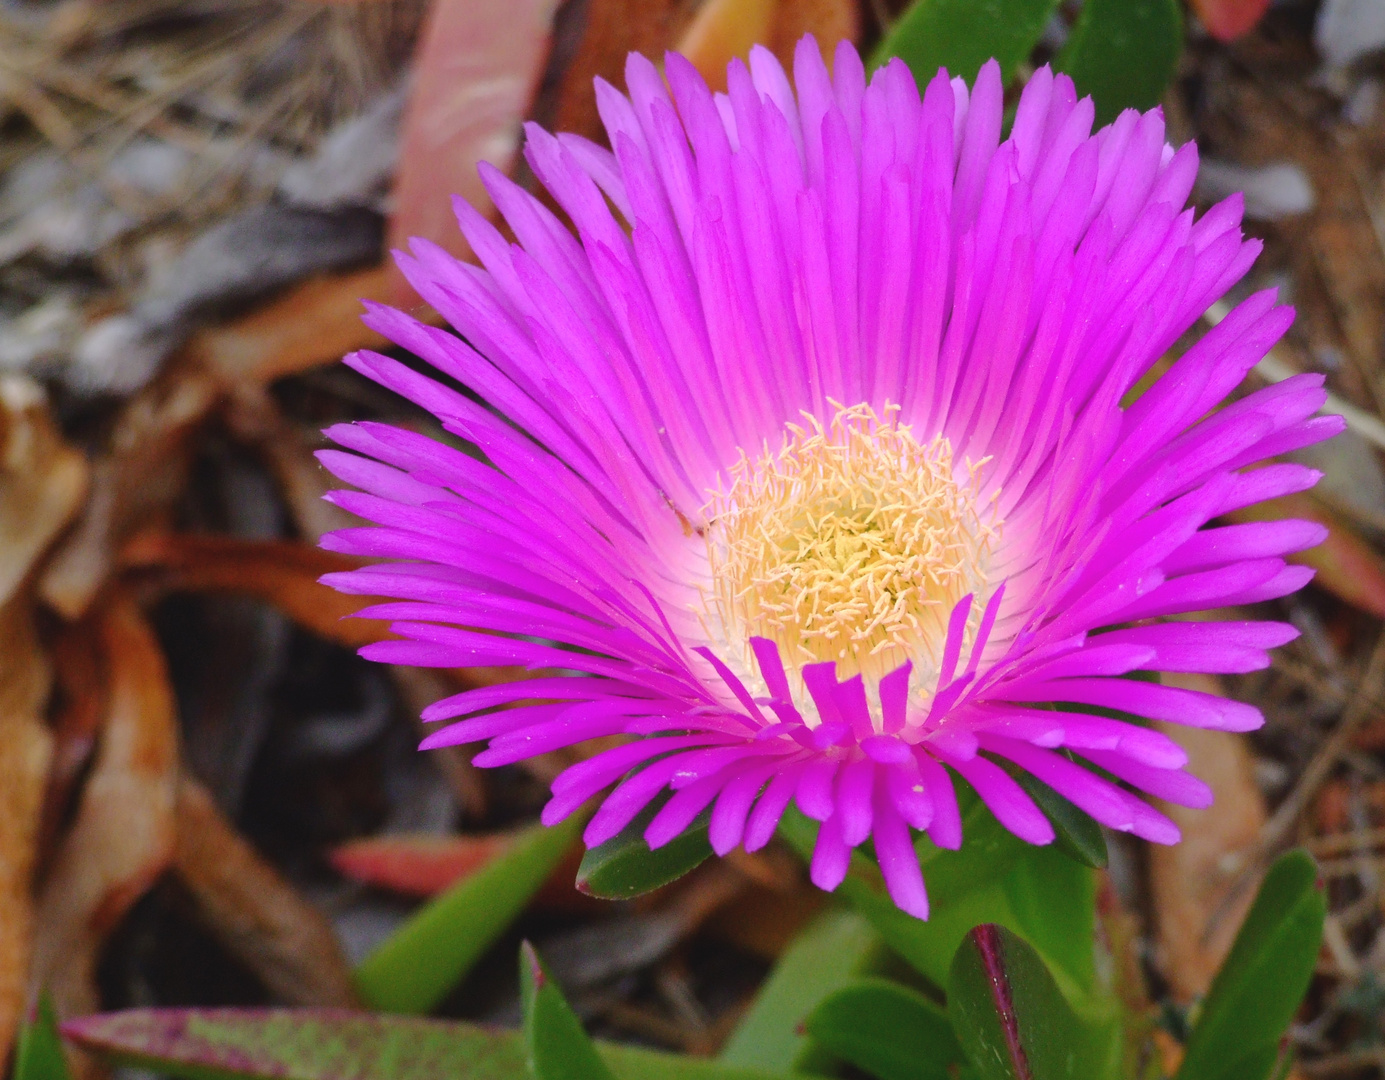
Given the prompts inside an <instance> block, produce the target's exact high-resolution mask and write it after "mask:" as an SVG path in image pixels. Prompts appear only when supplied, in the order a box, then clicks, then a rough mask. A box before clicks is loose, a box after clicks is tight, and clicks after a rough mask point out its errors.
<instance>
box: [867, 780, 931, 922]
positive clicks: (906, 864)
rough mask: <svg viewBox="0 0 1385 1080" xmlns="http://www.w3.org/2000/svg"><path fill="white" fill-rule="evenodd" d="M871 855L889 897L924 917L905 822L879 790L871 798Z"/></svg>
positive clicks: (923, 901)
mask: <svg viewBox="0 0 1385 1080" xmlns="http://www.w3.org/2000/svg"><path fill="white" fill-rule="evenodd" d="M875 855H876V858H877V859H878V860H879V862H880V872H881V874H883V875H884V878H885V888H886V889H887V890H889V894H890V899H891V900H893V901H894V902H895V906H896V907H898V908H899V909H900V910H901V911H906V912H908V913H909V914H910V915H912V916H914V918H916V919H926V918H928V892H927V890H925V889H924V886H923V871H922V870H920V869H919V860H918V855H916V854H915V853H914V844H913V841H912V839H911V838H910V836H909V829H908V826H906V825H905V824H904V819H903V818H901V817H900V816H899V812H898V811H897V810H895V808H894V804H893V803H892V802H891V801H890V799H889V797H888V796H887V795H885V793H884V792H883V791H879V790H877V792H876V800H875Z"/></svg>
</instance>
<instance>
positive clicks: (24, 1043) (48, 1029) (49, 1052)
mask: <svg viewBox="0 0 1385 1080" xmlns="http://www.w3.org/2000/svg"><path fill="white" fill-rule="evenodd" d="M70 1078H71V1073H70V1072H69V1071H68V1068H67V1059H66V1058H65V1057H64V1056H63V1044H62V1039H61V1038H59V1036H58V1020H57V1017H56V1016H55V1015H54V1013H53V1003H52V1002H51V1001H49V1000H48V995H47V994H45V995H44V996H43V997H42V998H40V999H39V1003H38V1009H37V1010H36V1011H35V1013H34V1016H33V1018H32V1019H30V1020H29V1022H28V1023H27V1024H24V1025H23V1026H22V1027H21V1028H20V1029H19V1042H18V1043H17V1044H16V1046H15V1052H14V1080H70Z"/></svg>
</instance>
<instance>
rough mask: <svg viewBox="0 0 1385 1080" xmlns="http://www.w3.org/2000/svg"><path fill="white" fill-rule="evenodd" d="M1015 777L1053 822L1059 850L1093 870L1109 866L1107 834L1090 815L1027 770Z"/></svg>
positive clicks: (1055, 839) (1055, 841) (1055, 840)
mask: <svg viewBox="0 0 1385 1080" xmlns="http://www.w3.org/2000/svg"><path fill="white" fill-rule="evenodd" d="M1015 779H1016V780H1017V781H1018V782H1019V785H1020V787H1022V788H1024V790H1025V792H1026V793H1027V794H1028V795H1029V797H1030V798H1031V799H1033V800H1034V802H1035V803H1037V804H1038V807H1039V809H1040V810H1042V811H1043V812H1044V814H1045V816H1047V818H1048V820H1049V821H1050V822H1051V823H1052V824H1053V833H1054V843H1055V844H1057V846H1058V848H1059V850H1061V851H1062V852H1063V853H1064V854H1065V855H1068V856H1070V857H1072V858H1074V859H1076V860H1077V861H1078V862H1080V863H1083V864H1085V865H1087V866H1090V867H1092V868H1094V869H1097V870H1100V869H1103V868H1104V867H1105V866H1106V864H1107V862H1108V861H1109V860H1110V855H1109V853H1108V852H1107V850H1106V837H1105V836H1104V835H1103V834H1102V831H1101V826H1100V825H1098V824H1097V823H1096V821H1095V820H1094V819H1093V818H1092V816H1091V815H1090V814H1088V813H1086V812H1085V811H1083V810H1080V809H1078V808H1077V807H1076V806H1074V805H1073V804H1072V803H1070V802H1068V800H1067V799H1065V798H1063V796H1061V795H1059V794H1058V792H1056V791H1054V790H1053V789H1052V788H1051V787H1049V786H1048V785H1047V784H1045V783H1044V782H1043V781H1042V780H1040V779H1038V778H1037V777H1035V776H1031V775H1030V774H1029V773H1027V772H1023V771H1020V772H1018V773H1017V774H1016V775H1015Z"/></svg>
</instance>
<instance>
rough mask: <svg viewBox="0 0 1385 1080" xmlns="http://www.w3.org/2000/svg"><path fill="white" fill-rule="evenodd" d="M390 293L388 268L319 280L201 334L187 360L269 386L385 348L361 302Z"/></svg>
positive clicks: (226, 376) (225, 377)
mask: <svg viewBox="0 0 1385 1080" xmlns="http://www.w3.org/2000/svg"><path fill="white" fill-rule="evenodd" d="M388 295H389V287H388V275H387V273H386V271H385V268H384V267H383V266H375V267H371V268H370V269H368V270H358V271H356V272H355V273H351V274H342V275H337V276H333V277H322V278H314V279H313V280H311V281H307V282H304V283H303V284H302V285H299V286H298V287H297V288H295V289H293V290H292V291H291V292H289V293H288V295H286V296H283V297H281V298H280V299H278V300H275V301H274V302H273V303H270V304H266V305H265V306H264V307H262V308H259V309H257V310H255V311H253V312H251V313H250V314H249V315H246V316H245V317H244V318H241V319H238V320H237V321H235V322H232V323H228V324H226V325H224V326H214V327H210V328H208V329H206V330H202V331H199V332H198V333H197V334H195V335H194V336H193V338H192V340H191V341H189V342H188V344H187V356H188V358H189V359H190V360H191V361H192V362H193V363H195V364H198V365H200V366H201V367H202V368H204V369H205V370H206V371H208V372H211V373H212V374H214V375H215V376H216V377H217V378H219V379H221V380H222V381H224V382H226V383H228V384H231V385H238V384H243V383H248V384H251V385H257V386H267V385H268V384H269V383H271V382H273V381H274V380H275V379H282V378H283V377H284V376H286V375H295V374H298V373H299V372H303V371H308V370H311V369H312V368H315V367H321V366H323V365H324V364H329V363H333V362H335V361H337V360H339V359H341V357H342V355H343V354H345V353H349V352H352V351H354V350H356V349H378V348H380V347H381V346H382V345H383V344H384V343H385V341H384V338H382V337H381V336H380V335H379V334H377V333H375V332H374V331H372V330H368V329H367V328H366V327H365V326H364V325H363V324H362V322H361V301H362V300H377V301H381V302H383V301H384V300H385V299H387V297H388Z"/></svg>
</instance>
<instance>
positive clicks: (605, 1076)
mask: <svg viewBox="0 0 1385 1080" xmlns="http://www.w3.org/2000/svg"><path fill="white" fill-rule="evenodd" d="M519 986H520V998H521V1000H522V1001H523V1003H524V1052H525V1060H526V1062H527V1063H528V1065H529V1075H530V1076H531V1077H532V1078H533V1080H615V1077H614V1076H612V1075H611V1070H610V1069H609V1068H607V1067H606V1063H605V1062H604V1061H602V1060H601V1056H600V1055H599V1054H597V1052H596V1047H595V1046H593V1045H592V1041H591V1039H589V1038H587V1033H586V1032H585V1031H583V1030H582V1022H581V1021H580V1020H578V1019H577V1016H576V1014H575V1013H574V1012H573V1011H572V1007H571V1006H570V1005H568V1003H567V999H566V998H565V997H563V992H562V991H561V990H559V989H558V985H557V983H555V982H554V981H553V979H552V978H551V977H550V976H549V974H548V972H547V971H545V970H544V967H543V963H542V961H540V960H539V954H538V953H536V952H535V951H534V947H533V946H532V945H530V944H529V942H527V941H526V942H524V944H522V945H521V946H520V947H519Z"/></svg>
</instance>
